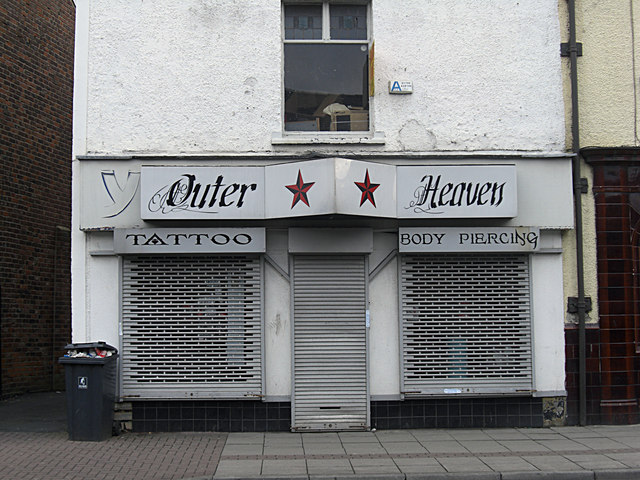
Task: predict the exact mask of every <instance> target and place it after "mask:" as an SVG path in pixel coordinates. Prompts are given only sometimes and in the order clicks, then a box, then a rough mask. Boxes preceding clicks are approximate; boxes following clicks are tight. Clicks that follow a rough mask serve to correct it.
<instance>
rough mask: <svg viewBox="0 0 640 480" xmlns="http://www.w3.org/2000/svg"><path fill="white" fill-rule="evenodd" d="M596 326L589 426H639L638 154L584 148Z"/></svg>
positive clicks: (574, 399)
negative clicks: (589, 170)
mask: <svg viewBox="0 0 640 480" xmlns="http://www.w3.org/2000/svg"><path fill="white" fill-rule="evenodd" d="M582 154H583V156H584V157H585V159H586V160H587V162H588V163H589V164H591V165H592V167H593V173H594V180H593V194H594V198H595V204H596V240H597V259H598V307H599V319H598V320H599V323H598V325H597V326H595V327H593V328H589V329H587V332H586V357H587V358H586V361H587V422H588V423H591V424H593V423H604V424H627V423H638V422H639V421H640V409H639V405H638V397H639V396H640V149H637V148H589V149H584V150H583V151H582ZM565 334H566V335H565V336H566V340H567V341H566V345H567V347H566V348H567V390H568V393H569V398H568V409H567V410H568V413H569V416H568V420H569V423H577V421H578V404H577V403H578V364H577V361H578V360H577V358H578V347H577V344H578V335H577V330H566V332H565Z"/></svg>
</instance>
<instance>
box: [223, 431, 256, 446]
mask: <svg viewBox="0 0 640 480" xmlns="http://www.w3.org/2000/svg"><path fill="white" fill-rule="evenodd" d="M263 443H264V433H229V434H228V436H227V445H247V444H249V445H251V444H260V445H262V444H263Z"/></svg>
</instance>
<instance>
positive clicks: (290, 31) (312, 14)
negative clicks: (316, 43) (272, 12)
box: [284, 5, 322, 40]
mask: <svg viewBox="0 0 640 480" xmlns="http://www.w3.org/2000/svg"><path fill="white" fill-rule="evenodd" d="M284 38H286V39H288V40H318V39H321V38H322V5H285V7H284Z"/></svg>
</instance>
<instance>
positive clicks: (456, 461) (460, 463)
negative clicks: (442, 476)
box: [437, 457, 492, 473]
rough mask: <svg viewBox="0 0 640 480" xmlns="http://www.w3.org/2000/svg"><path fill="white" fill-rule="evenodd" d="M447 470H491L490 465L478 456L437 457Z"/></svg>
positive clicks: (458, 471)
mask: <svg viewBox="0 0 640 480" xmlns="http://www.w3.org/2000/svg"><path fill="white" fill-rule="evenodd" d="M437 458H438V462H440V465H442V466H443V467H444V468H445V470H446V471H447V472H450V473H461V472H473V473H476V472H490V471H492V470H491V468H489V466H488V465H487V464H486V463H484V462H483V461H482V460H480V459H479V458H476V457H437Z"/></svg>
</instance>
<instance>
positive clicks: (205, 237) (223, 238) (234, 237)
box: [113, 228, 266, 254]
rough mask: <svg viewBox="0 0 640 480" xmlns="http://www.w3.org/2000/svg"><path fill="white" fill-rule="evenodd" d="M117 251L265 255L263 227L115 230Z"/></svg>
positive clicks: (114, 236)
mask: <svg viewBox="0 0 640 480" xmlns="http://www.w3.org/2000/svg"><path fill="white" fill-rule="evenodd" d="M113 241H114V251H115V253H120V254H135V253H141V254H145V253H262V252H264V251H265V245H266V242H265V229H264V228H142V229H115V230H114V234H113Z"/></svg>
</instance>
